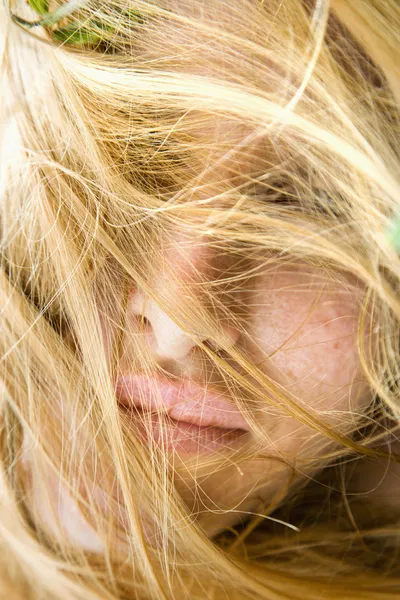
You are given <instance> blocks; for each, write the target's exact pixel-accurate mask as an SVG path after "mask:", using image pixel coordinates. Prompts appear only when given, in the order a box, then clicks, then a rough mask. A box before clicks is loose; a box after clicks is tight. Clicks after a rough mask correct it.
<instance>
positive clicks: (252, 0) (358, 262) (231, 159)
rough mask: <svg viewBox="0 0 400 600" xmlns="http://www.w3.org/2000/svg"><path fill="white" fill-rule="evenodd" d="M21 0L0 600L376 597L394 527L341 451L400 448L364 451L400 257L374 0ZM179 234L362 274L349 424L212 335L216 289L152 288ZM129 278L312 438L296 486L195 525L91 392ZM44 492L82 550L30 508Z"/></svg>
mask: <svg viewBox="0 0 400 600" xmlns="http://www.w3.org/2000/svg"><path fill="white" fill-rule="evenodd" d="M39 4H40V3H31V6H27V5H25V6H24V5H22V3H20V4H18V3H17V4H15V5H12V6H11V7H9V6H5V5H4V7H3V8H2V9H1V25H0V27H1V29H0V40H1V53H2V64H1V96H0V97H1V104H0V110H1V116H0V124H1V125H0V126H1V135H0V153H1V163H0V168H1V171H0V173H1V175H0V236H1V237H0V239H1V269H0V309H1V313H0V330H1V338H0V348H1V370H0V389H1V396H0V397H1V404H0V411H1V415H0V426H1V430H0V431H1V437H0V461H1V462H0V465H1V472H0V474H1V495H0V498H1V504H0V565H1V567H0V589H1V597H2V598H7V600H29V599H32V600H39V599H40V600H72V599H74V600H78V599H80V600H99V599H102V600H117V599H131V598H138V599H145V598H146V599H147V598H154V599H157V600H158V599H161V598H163V599H165V600H166V599H171V598H174V599H176V598H179V599H182V600H183V599H184V598H190V599H191V600H195V599H203V598H210V599H213V600H219V599H222V598H229V599H232V600H234V599H252V600H255V599H260V600H261V599H263V600H284V599H285V600H289V599H291V600H295V599H296V600H297V599H298V600H304V599H305V598H306V599H307V600H317V599H320V598H325V599H331V600H333V599H335V600H336V599H337V598H340V599H341V600H344V599H348V600H350V599H351V600H359V599H360V600H361V599H367V598H370V599H371V600H372V599H373V600H383V599H389V598H398V597H399V595H400V572H399V571H400V568H399V564H400V563H399V560H400V556H399V549H400V524H399V521H398V515H397V516H395V515H389V514H387V512H386V511H384V510H382V511H380V510H379V507H375V508H374V511H373V512H371V509H370V507H369V506H368V497H367V496H366V497H365V498H359V499H351V498H350V497H349V496H347V495H346V477H347V474H348V469H349V465H351V468H352V469H357V466H358V465H359V464H362V463H363V461H365V459H366V457H371V458H374V457H376V459H377V460H378V459H382V460H383V463H384V464H386V462H385V461H392V462H393V463H395V462H396V461H397V462H398V461H399V457H398V456H397V455H396V454H394V453H390V452H388V453H386V452H385V451H384V450H382V448H384V447H385V446H384V439H386V438H387V436H388V434H390V435H392V436H393V438H394V437H395V435H396V431H397V427H398V426H397V423H398V420H399V418H400V389H399V386H400V361H399V340H400V257H399V256H398V254H397V251H396V249H395V248H394V247H393V246H392V245H391V244H390V241H388V236H387V235H386V232H387V231H388V228H390V223H391V221H392V219H393V217H394V216H395V215H396V214H397V211H398V208H399V200H400V181H399V158H400V156H399V155H400V147H399V139H400V138H399V136H400V121H399V116H400V112H399V108H400V69H399V36H400V8H399V4H398V2H397V0H354V1H351V2H350V1H349V0H331V1H330V2H329V1H328V0H318V1H317V2H315V4H314V3H313V2H311V0H310V1H306V0H237V2H230V1H228V0H207V1H206V2H204V1H203V0H179V2H172V1H170V0H154V1H151V2H150V1H147V0H140V1H139V0H137V1H136V0H132V1H131V2H130V1H129V0H112V1H110V2H101V1H100V0H89V1H87V2H84V3H81V4H79V3H77V4H76V7H75V10H74V12H71V13H70V14H69V15H67V16H65V17H64V21H63V22H61V24H57V26H55V25H54V24H53V25H51V26H50V25H49V26H44V27H40V26H37V27H33V28H30V29H29V28H27V27H24V22H25V23H28V22H29V21H35V19H36V20H38V15H37V13H35V11H34V10H33V8H32V7H35V6H36V7H37V6H39ZM60 6H61V4H58V3H54V6H53V5H52V4H50V7H49V11H51V10H56V9H58V8H59V7H60ZM11 13H12V14H14V15H20V19H19V20H18V19H17V20H16V19H15V18H14V19H13V18H12V14H11ZM79 31H81V33H79ZM210 131H212V132H214V134H213V135H211V134H210ZM252 161H254V163H253V164H254V165H255V166H254V169H253V170H251V171H250V172H243V170H242V169H241V165H242V164H243V163H244V162H247V164H249V162H250V164H252ZM177 230H178V231H180V232H181V234H182V235H185V234H190V235H199V236H206V237H207V239H209V240H210V244H213V246H214V247H215V248H216V249H219V251H220V252H221V255H226V253H228V254H233V255H234V256H235V257H237V263H238V264H239V263H240V261H242V260H245V259H246V258H248V257H252V259H253V260H254V261H255V262H256V264H257V269H259V270H260V271H261V270H262V269H268V268H269V266H270V265H271V264H272V263H273V261H277V260H279V261H281V262H286V263H287V264H290V262H296V261H303V262H305V263H307V264H310V265H312V266H314V267H317V268H318V269H321V271H322V270H324V272H326V273H330V274H331V276H332V277H335V274H340V273H343V272H346V273H350V274H351V275H352V276H354V277H355V278H356V279H357V281H359V282H361V284H362V285H363V286H364V287H365V290H366V293H365V302H364V305H363V310H362V311H361V317H360V323H359V330H358V339H359V343H358V352H359V355H360V358H361V363H362V366H363V371H364V373H365V376H366V378H367V380H368V383H369V385H370V387H371V389H372V391H373V400H372V402H371V404H370V405H369V406H368V409H367V410H366V411H365V412H364V414H361V415H357V418H355V419H354V421H353V426H352V428H348V430H346V431H344V432H343V430H339V429H337V428H336V427H335V426H334V425H332V423H331V424H329V423H328V422H326V421H324V419H322V418H319V417H318V415H317V414H316V413H315V412H314V413H313V412H312V411H311V410H310V411H307V410H306V409H305V408H304V405H303V404H302V403H301V402H298V401H297V400H298V399H296V397H293V395H290V393H289V392H288V391H287V390H286V391H285V390H283V389H282V388H280V387H279V386H277V385H275V384H274V382H273V381H272V380H271V379H269V378H268V377H267V376H266V375H265V374H264V373H263V372H262V371H261V370H260V369H259V368H258V367H256V366H255V365H254V364H251V361H249V360H248V358H246V355H245V354H243V353H240V352H239V351H238V350H237V349H235V348H233V349H232V348H231V347H230V346H229V344H228V341H227V340H226V339H225V338H224V335H223V332H222V330H221V328H220V327H219V323H220V322H221V319H229V320H230V321H232V322H235V325H236V326H237V327H240V328H241V330H242V331H243V333H245V328H246V323H245V319H241V316H240V311H239V312H237V313H235V314H230V313H229V311H228V309H227V308H226V305H225V303H224V284H225V283H226V281H224V280H222V281H211V282H208V284H209V285H208V286H207V285H205V284H204V285H203V288H202V289H203V291H202V294H201V296H199V295H197V296H196V297H195V296H193V294H191V293H190V287H188V293H187V294H184V293H183V294H182V296H181V298H179V303H177V302H176V301H175V302H174V299H172V298H166V297H160V294H159V293H158V291H157V289H156V287H155V286H154V285H152V282H153V281H154V277H155V274H156V273H157V272H158V271H159V270H160V269H164V270H165V271H166V273H167V276H168V277H170V278H171V279H172V278H174V277H175V274H174V272H173V270H172V269H170V270H168V269H169V267H168V264H164V263H163V256H164V250H165V247H166V245H168V244H169V243H170V242H171V240H173V236H174V235H175V233H176V231H177ZM228 276H229V278H230V279H229V281H230V285H232V281H233V283H235V281H237V282H239V281H240V277H243V273H241V274H240V273H239V270H238V272H235V271H234V272H229V273H228V274H227V280H228ZM180 283H181V285H182V286H183V287H184V286H185V283H184V282H180ZM132 284H134V285H136V286H138V288H140V289H142V290H144V292H145V293H146V294H148V295H149V297H150V298H153V299H154V300H156V302H157V303H159V304H160V306H161V307H162V309H163V310H164V311H165V313H166V314H168V315H169V316H170V317H171V318H172V319H173V320H174V321H175V322H176V323H177V324H179V326H180V327H181V328H182V329H183V330H184V331H186V332H187V333H188V335H191V336H192V337H193V338H194V339H196V340H197V341H198V345H199V348H200V349H201V351H202V352H203V354H204V357H205V359H207V360H208V361H210V363H211V364H213V365H214V367H215V369H218V371H219V373H220V374H221V377H223V378H224V379H225V380H226V381H227V382H228V383H229V385H230V386H231V389H232V390H234V393H235V399H236V401H237V403H238V405H239V407H240V408H241V409H242V411H243V413H244V414H245V415H246V418H248V420H249V423H250V424H251V427H253V428H254V430H256V429H257V423H256V421H255V420H252V416H251V410H250V409H249V405H248V404H246V394H248V395H250V394H251V393H256V394H257V396H258V398H259V399H260V400H263V401H264V402H265V407H266V411H267V410H279V411H282V414H287V415H291V416H292V417H295V418H296V419H298V420H299V421H300V422H301V423H306V424H307V425H308V426H309V427H312V428H313V429H314V430H315V432H318V434H319V435H320V438H319V439H322V440H326V451H325V452H323V453H322V455H321V452H320V453H319V454H318V456H313V455H311V454H310V456H309V457H308V458H307V461H308V464H309V465H311V466H312V472H313V474H314V476H313V477H312V478H308V479H307V480H306V481H303V482H302V483H300V484H299V481H298V479H297V478H296V476H295V474H296V470H298V471H299V472H301V470H302V468H304V466H305V464H303V465H301V464H300V465H298V464H296V466H295V467H296V468H294V467H293V473H294V476H292V479H291V478H289V479H288V482H287V484H286V485H284V486H282V490H281V491H280V495H279V498H276V499H275V500H274V502H272V503H270V504H269V505H268V506H264V507H262V510H261V509H260V511H259V514H258V515H256V516H251V515H250V516H249V519H248V520H247V521H246V522H243V523H241V525H240V526H237V527H236V528H233V529H232V530H229V531H225V532H222V533H220V534H219V535H218V536H217V537H215V538H214V539H208V538H207V537H206V536H205V535H204V533H203V531H202V529H201V528H200V527H199V526H198V525H197V523H196V513H195V510H194V509H192V510H190V509H189V508H188V506H187V505H186V504H185V502H184V500H183V499H182V498H181V497H180V496H179V495H178V494H177V492H176V490H175V487H174V481H175V478H176V477H177V476H178V475H179V465H176V468H174V465H171V464H168V463H167V459H166V458H165V456H164V455H163V453H162V452H159V451H158V450H157V448H153V449H151V451H149V450H148V449H147V450H146V449H145V448H144V446H143V445H142V444H140V443H139V442H138V441H137V439H136V436H135V435H134V432H133V431H132V428H131V427H130V424H129V423H128V422H126V419H125V418H124V415H123V414H122V413H121V411H120V410H119V408H118V405H117V402H116V401H115V390H114V388H113V380H112V375H113V372H114V368H115V365H116V364H117V362H118V356H119V353H120V352H121V347H119V346H118V343H116V344H115V347H113V349H112V361H111V364H110V362H109V360H108V357H107V355H106V353H105V349H104V340H103V338H102V322H101V319H100V315H104V317H103V318H104V319H108V321H109V324H110V325H112V326H113V327H114V328H115V331H116V332H117V333H118V335H120V334H121V332H123V331H127V328H129V324H126V323H125V322H124V320H123V314H124V310H123V306H124V304H123V303H124V299H125V300H126V289H127V288H129V286H132ZM121 298H122V300H121ZM121 306H122V308H121ZM195 332H197V333H195ZM199 332H201V335H200V334H199ZM374 332H378V334H377V335H376V334H374ZM131 333H132V332H131ZM118 335H117V336H116V338H117V339H122V338H121V337H120V338H118ZM131 338H132V340H133V341H132V344H135V336H134V335H133V334H132V335H131ZM200 338H201V339H200ZM204 339H207V340H208V343H204V342H203V341H202V340H204ZM366 339H367V340H370V343H369V344H366V343H365V340H366ZM210 341H211V342H214V345H213V343H210ZM136 345H137V347H135V346H134V355H135V357H136V359H135V360H136V363H137V364H136V365H134V366H135V367H136V368H140V370H141V371H144V372H150V370H151V368H154V366H153V365H152V364H151V360H150V358H149V356H148V355H146V352H145V349H143V348H141V347H140V343H137V344H136ZM216 346H217V347H218V348H219V351H218V352H216V351H215V347H216ZM213 348H214V349H213ZM246 409H247V410H246ZM259 434H260V435H262V432H259ZM248 458H249V455H248V454H245V453H244V454H243V455H241V454H240V453H239V452H238V453H237V466H238V468H240V462H241V460H245V459H248ZM203 460H204V465H205V466H206V467H208V468H210V465H211V468H212V469H214V470H215V471H218V469H219V468H220V467H221V466H223V465H224V459H223V458H212V459H211V458H207V459H203ZM230 460H232V458H231V459H230ZM235 460H236V458H235ZM271 460H273V459H272V458H271ZM305 462H306V461H305ZM204 465H203V466H204ZM181 476H182V477H183V475H182V473H181ZM49 482H50V483H49ZM197 485H198V486H199V489H200V488H201V478H199V481H198V483H197ZM61 486H63V489H65V490H68V494H69V497H70V498H72V499H73V501H74V502H76V504H77V505H78V506H79V510H80V512H81V513H82V515H84V516H85V519H87V522H88V523H90V527H91V528H92V529H93V531H95V532H96V535H97V537H98V539H99V548H98V549H96V548H93V547H90V548H85V547H84V545H82V544H81V545H79V544H74V543H73V540H72V541H71V539H68V537H67V536H66V535H65V534H64V532H63V528H62V525H61V523H60V522H59V519H58V516H57V515H58V513H57V511H55V512H54V514H51V507H52V502H51V494H54V493H55V492H57V490H58V489H60V487H61ZM49 488H51V489H49ZM32 490H40V497H39V499H38V501H37V502H36V503H34V502H33V500H32V494H33V491H32ZM99 490H101V492H99ZM35 493H37V492H35ZM102 498H103V499H104V498H107V499H109V500H107V501H106V502H109V506H108V507H107V510H105V508H104V500H103V502H102ZM111 499H112V500H111ZM37 505H39V506H41V507H42V510H38V509H37V508H35V507H36V506H37ZM143 507H145V513H144V509H143ZM58 509H59V510H61V509H62V507H61V508H60V506H59V507H58ZM63 510H65V511H66V513H67V511H68V507H64V509H63ZM71 510H72V509H71ZM43 513H46V514H43ZM260 514H261V516H260ZM46 520H47V524H48V523H51V524H52V526H51V527H49V526H47V525H46ZM285 522H289V523H291V524H293V525H294V526H295V527H293V528H290V527H285V525H284V523H285ZM149 523H153V524H155V525H153V527H155V531H156V532H158V533H157V534H156V535H155V537H156V541H155V542H154V539H153V540H152V541H151V540H149V535H148V533H146V528H148V527H151V526H150V525H149ZM150 537H151V536H150ZM115 540H117V541H118V543H117V544H116V543H115Z"/></svg>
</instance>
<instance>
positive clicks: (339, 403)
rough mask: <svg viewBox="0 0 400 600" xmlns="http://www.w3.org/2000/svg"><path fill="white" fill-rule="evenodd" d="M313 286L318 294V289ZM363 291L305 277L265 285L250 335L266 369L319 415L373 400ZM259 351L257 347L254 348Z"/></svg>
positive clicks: (259, 292) (255, 304)
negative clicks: (363, 338)
mask: <svg viewBox="0 0 400 600" xmlns="http://www.w3.org/2000/svg"><path fill="white" fill-rule="evenodd" d="M313 287H314V290H313ZM360 299H361V294H360V292H356V291H354V292H349V291H348V290H346V289H345V288H340V287H339V286H336V287H333V286H332V285H330V287H329V289H324V290H323V291H321V289H319V290H318V289H315V283H314V286H312V285H311V281H308V283H307V278H305V277H304V276H300V275H299V274H294V275H293V276H292V277H291V278H290V280H289V281H288V280H287V276H286V277H284V278H276V277H275V278H274V285H271V282H270V281H267V280H264V281H261V285H260V284H259V285H258V287H257V291H256V293H255V295H254V298H253V304H252V311H251V313H252V316H251V320H250V322H251V327H250V331H249V333H250V336H252V337H253V340H254V342H255V343H256V345H257V346H258V347H257V349H256V352H257V353H258V354H259V356H260V361H262V360H263V358H265V356H267V357H269V359H268V360H267V361H265V360H264V361H263V363H262V369H263V370H264V372H266V373H267V374H268V375H270V376H271V377H273V379H275V381H277V382H278V383H280V384H281V385H284V386H285V388H286V389H288V391H290V392H291V393H293V394H294V395H295V396H296V397H297V398H298V399H299V400H300V401H304V402H305V403H307V405H308V406H312V407H313V408H315V409H316V410H318V411H320V412H325V411H326V412H330V411H332V410H339V411H342V412H343V411H351V412H353V411H354V410H358V409H360V408H361V407H362V406H364V405H366V404H367V403H368V402H369V400H370V393H369V388H368V384H367V382H366V378H365V376H364V375H363V372H362V370H361V364H360V360H359V354H358V348H357V324H358V311H359V307H360ZM255 348H256V346H255Z"/></svg>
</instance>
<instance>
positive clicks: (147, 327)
mask: <svg viewBox="0 0 400 600" xmlns="http://www.w3.org/2000/svg"><path fill="white" fill-rule="evenodd" d="M134 320H135V323H136V325H137V327H138V330H139V333H148V332H149V331H151V329H152V327H151V323H150V321H149V319H148V318H147V317H145V316H144V315H136V316H135V319H134Z"/></svg>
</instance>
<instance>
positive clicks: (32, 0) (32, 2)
mask: <svg viewBox="0 0 400 600" xmlns="http://www.w3.org/2000/svg"><path fill="white" fill-rule="evenodd" d="M28 4H29V6H30V7H31V8H33V10H34V11H35V12H37V14H38V15H44V14H46V13H47V11H48V8H49V3H48V1H47V0H28Z"/></svg>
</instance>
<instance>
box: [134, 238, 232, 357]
mask: <svg viewBox="0 0 400 600" xmlns="http://www.w3.org/2000/svg"><path fill="white" fill-rule="evenodd" d="M215 258H216V257H215V255H214V251H213V249H212V248H211V247H210V246H209V245H208V244H207V243H205V242H204V241H200V242H198V243H194V242H193V241H191V242H188V241H187V240H183V239H180V240H179V241H175V242H174V245H173V247H170V248H169V249H168V250H166V251H165V252H164V253H163V264H164V266H165V269H160V271H159V272H158V273H157V275H156V277H155V279H153V287H154V289H156V291H157V295H158V296H160V297H161V298H164V299H169V306H171V300H172V306H171V308H173V305H174V304H176V305H177V307H178V308H179V304H180V303H181V301H182V294H184V293H185V292H184V291H183V290H184V289H183V288H182V287H181V285H182V284H188V283H192V284H193V283H194V284H196V283H197V284H199V283H200V282H204V281H205V280H206V279H207V278H211V277H212V278H213V279H214V278H215V274H216V272H217V269H216V267H215V264H214V263H215ZM221 266H222V265H221ZM171 275H173V277H171ZM196 289H197V290H201V286H199V285H197V287H196V285H195V286H194V287H191V288H190V290H191V294H190V296H191V297H193V295H194V294H196ZM186 290H187V288H186ZM197 293H198V294H200V293H201V292H197ZM189 301H190V300H189ZM128 307H129V308H128V310H129V311H130V314H131V315H134V316H138V317H139V316H140V317H144V318H145V319H146V321H147V325H148V328H149V329H150V332H149V331H148V332H147V333H150V334H151V338H152V343H151V344H150V347H149V350H150V352H151V353H153V355H154V356H155V358H160V359H174V360H180V359H183V358H184V357H186V356H187V355H188V354H189V353H190V352H191V350H192V349H193V348H194V347H196V345H197V344H198V341H202V342H207V341H208V337H207V336H206V335H202V334H201V333H199V332H192V333H193V334H194V335H190V334H189V333H187V332H185V331H184V330H183V329H182V328H181V327H180V326H179V325H178V324H177V323H176V322H175V321H174V320H173V318H171V317H170V316H169V315H168V314H167V313H166V312H165V311H164V310H163V309H162V308H161V306H160V305H159V304H158V303H157V301H156V300H154V299H153V298H150V297H149V296H148V295H146V294H145V293H144V292H142V291H141V290H132V292H131V294H130V298H129V305H128ZM219 332H220V333H222V334H223V337H224V340H225V342H226V343H227V345H228V346H234V345H235V344H236V342H237V341H238V339H239V336H240V331H239V329H238V328H236V327H233V326H231V325H229V324H228V323H227V322H226V321H225V320H224V324H223V325H221V323H219ZM146 339H149V337H147V338H146ZM213 345H214V344H213Z"/></svg>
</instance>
